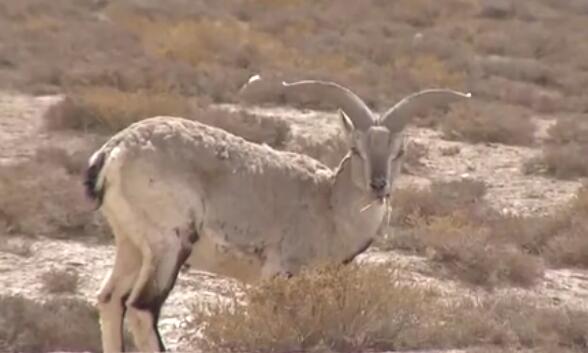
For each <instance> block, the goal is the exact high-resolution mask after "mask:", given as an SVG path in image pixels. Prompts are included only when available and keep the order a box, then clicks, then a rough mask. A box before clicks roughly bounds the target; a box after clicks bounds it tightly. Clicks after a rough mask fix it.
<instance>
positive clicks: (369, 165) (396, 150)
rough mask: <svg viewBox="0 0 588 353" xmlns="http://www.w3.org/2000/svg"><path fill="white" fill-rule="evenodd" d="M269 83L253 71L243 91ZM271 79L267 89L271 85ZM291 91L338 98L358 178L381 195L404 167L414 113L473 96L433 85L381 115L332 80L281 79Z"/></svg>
mask: <svg viewBox="0 0 588 353" xmlns="http://www.w3.org/2000/svg"><path fill="white" fill-rule="evenodd" d="M264 83H266V82H263V81H262V79H261V77H260V76H259V75H256V76H253V77H251V78H250V79H249V82H248V83H247V84H246V85H245V86H244V87H243V89H242V90H241V92H242V93H245V94H248V93H250V92H254V91H257V92H259V90H260V87H263V86H262V85H263V84H264ZM268 86H271V85H266V87H265V89H267V88H268ZM280 89H282V90H283V92H284V93H285V94H287V95H290V94H293V95H297V94H304V95H308V96H311V97H314V98H316V99H319V100H323V101H327V102H330V103H334V104H335V105H337V106H338V107H339V116H340V118H341V121H342V124H343V127H344V129H345V131H346V132H347V136H348V141H349V146H350V154H351V157H350V159H351V160H350V164H351V175H352V180H353V182H354V183H355V184H356V185H357V186H358V187H360V188H362V189H364V190H365V191H368V192H370V193H372V195H373V196H374V197H375V198H377V199H385V198H387V197H388V196H389V194H390V189H391V185H392V184H393V182H394V179H395V178H396V176H397V175H398V174H399V173H400V168H401V166H402V161H403V158H402V157H403V155H404V148H405V146H404V137H403V130H404V128H405V127H406V125H407V124H408V123H409V122H410V120H411V118H412V117H413V116H415V115H419V114H423V113H426V112H427V111H429V110H431V109H433V108H437V107H442V106H446V105H448V104H450V103H452V102H455V101H459V100H463V99H466V98H469V97H471V94H469V93H467V94H466V93H462V92H458V91H454V90H450V89H428V90H423V91H420V92H417V93H413V94H411V95H409V96H406V97H404V98H403V99H402V100H400V101H399V102H398V103H396V104H395V105H393V106H392V107H391V108H390V109H388V110H387V111H385V112H384V113H383V114H381V115H377V114H375V113H373V112H372V111H371V109H370V108H369V107H368V106H367V105H366V104H365V102H364V101H363V100H362V99H361V98H359V97H358V96H357V95H356V94H355V93H353V92H352V91H351V90H350V89H348V88H346V87H343V86H341V85H339V84H337V83H334V82H329V81H317V80H305V81H297V82H291V83H287V82H281V84H280Z"/></svg>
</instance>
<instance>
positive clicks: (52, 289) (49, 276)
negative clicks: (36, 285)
mask: <svg viewBox="0 0 588 353" xmlns="http://www.w3.org/2000/svg"><path fill="white" fill-rule="evenodd" d="M40 280H41V283H42V284H43V290H45V291H46V292H47V293H51V294H65V293H68V294H73V293H75V292H76V291H77V289H78V284H79V282H80V278H79V274H78V272H77V271H75V270H73V269H67V270H61V269H50V270H48V271H46V272H44V273H43V274H42V275H41V277H40Z"/></svg>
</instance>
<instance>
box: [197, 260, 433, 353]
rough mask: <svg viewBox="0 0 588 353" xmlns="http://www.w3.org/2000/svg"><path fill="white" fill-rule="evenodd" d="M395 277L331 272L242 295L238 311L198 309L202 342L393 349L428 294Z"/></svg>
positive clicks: (239, 346)
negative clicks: (385, 345)
mask: <svg viewBox="0 0 588 353" xmlns="http://www.w3.org/2000/svg"><path fill="white" fill-rule="evenodd" d="M393 278H394V276H393V274H392V273H390V271H387V270H384V269H382V268H380V269H373V268H360V267H357V266H355V265H353V266H349V267H345V268H339V267H335V266H329V267H326V268H322V269H320V270H316V271H310V270H309V271H306V272H304V273H303V274H301V275H300V276H295V277H293V278H291V279H285V278H278V279H275V280H272V281H270V282H267V283H265V284H262V285H261V286H259V287H251V288H244V291H245V292H244V296H243V299H242V301H240V300H236V301H234V302H233V303H232V307H207V308H206V310H204V308H195V311H196V312H197V313H198V314H197V316H198V317H199V318H200V319H201V320H202V321H203V322H206V324H205V326H204V328H203V330H204V331H203V334H204V336H205V337H206V341H205V342H203V343H204V344H208V345H210V346H209V348H210V349H211V350H217V349H219V348H221V349H227V350H237V351H238V350H243V351H262V352H266V351H292V350H301V349H310V348H313V347H316V346H320V345H326V346H327V347H331V348H333V349H336V350H337V351H356V350H358V349H365V348H368V347H371V348H376V347H378V346H379V345H383V344H385V343H384V342H389V343H388V344H393V343H392V342H394V341H396V340H401V338H400V337H401V336H402V335H404V334H407V332H409V331H411V330H413V329H414V328H415V325H417V323H418V316H420V315H423V314H424V312H420V310H424V306H426V302H427V301H428V299H427V297H428V294H427V293H426V291H422V290H418V289H416V288H412V287H410V286H407V285H401V284H399V283H396V282H395V281H394V279H393ZM421 308H422V309H421ZM405 330H406V331H405Z"/></svg>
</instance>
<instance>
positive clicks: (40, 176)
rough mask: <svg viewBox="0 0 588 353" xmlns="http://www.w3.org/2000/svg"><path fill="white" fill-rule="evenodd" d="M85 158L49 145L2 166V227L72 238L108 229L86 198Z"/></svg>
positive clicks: (15, 231) (18, 232) (7, 230)
mask: <svg viewBox="0 0 588 353" xmlns="http://www.w3.org/2000/svg"><path fill="white" fill-rule="evenodd" d="M74 158H79V159H74ZM86 158H87V156H86ZM84 159H85V158H84ZM84 159H82V158H80V156H79V155H75V154H69V153H68V152H67V151H63V150H61V149H50V148H48V149H40V150H39V152H38V153H37V155H36V157H35V158H33V159H31V160H28V161H24V162H19V163H17V164H14V165H8V166H5V167H3V168H1V169H0V225H2V227H3V229H1V230H0V231H1V232H2V233H3V234H15V235H23V234H24V235H29V236H49V237H54V238H72V239H73V238H79V237H80V236H92V235H94V236H99V237H102V236H103V235H104V234H106V233H107V229H106V228H105V226H104V224H103V223H102V222H101V220H100V219H99V218H98V217H97V216H96V215H95V214H94V213H93V205H92V204H91V203H90V202H89V200H87V199H86V198H85V194H84V190H83V187H82V177H81V174H80V172H81V170H83V167H82V165H83V164H82V163H83V162H82V160H84Z"/></svg>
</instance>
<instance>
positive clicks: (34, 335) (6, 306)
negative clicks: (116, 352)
mask: <svg viewBox="0 0 588 353" xmlns="http://www.w3.org/2000/svg"><path fill="white" fill-rule="evenodd" d="M0 351H2V352H15V353H16V352H31V353H33V352H56V351H64V352H65V351H67V352H100V351H101V344H100V329H99V324H98V313H97V312H96V309H95V308H94V307H93V306H92V305H91V304H90V303H87V302H86V301H83V300H81V299H78V298H65V297H59V296H55V297H53V298H50V299H47V300H46V301H44V302H40V301H33V300H31V299H27V298H25V297H22V296H10V295H0Z"/></svg>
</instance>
